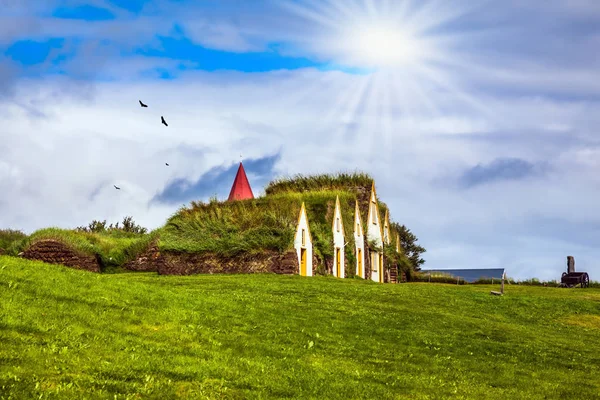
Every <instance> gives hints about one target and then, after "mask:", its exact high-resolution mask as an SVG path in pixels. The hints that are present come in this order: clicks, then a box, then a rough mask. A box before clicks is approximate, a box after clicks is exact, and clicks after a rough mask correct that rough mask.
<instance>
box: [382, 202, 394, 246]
mask: <svg viewBox="0 0 600 400" xmlns="http://www.w3.org/2000/svg"><path fill="white" fill-rule="evenodd" d="M383 240H384V242H385V244H388V245H389V244H390V243H391V241H392V238H391V236H390V211H389V210H387V209H386V210H385V217H384V218H383Z"/></svg>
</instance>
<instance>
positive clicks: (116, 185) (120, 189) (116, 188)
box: [113, 185, 121, 190]
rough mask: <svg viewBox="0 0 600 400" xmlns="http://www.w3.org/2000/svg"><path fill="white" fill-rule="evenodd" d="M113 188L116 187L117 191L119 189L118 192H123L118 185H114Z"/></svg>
mask: <svg viewBox="0 0 600 400" xmlns="http://www.w3.org/2000/svg"><path fill="white" fill-rule="evenodd" d="M113 186H114V187H115V189H117V190H121V188H120V187H118V186H117V185H113Z"/></svg>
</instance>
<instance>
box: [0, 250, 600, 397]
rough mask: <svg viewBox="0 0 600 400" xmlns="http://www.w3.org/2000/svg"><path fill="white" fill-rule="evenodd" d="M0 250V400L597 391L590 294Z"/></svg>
mask: <svg viewBox="0 0 600 400" xmlns="http://www.w3.org/2000/svg"><path fill="white" fill-rule="evenodd" d="M491 289H494V290H498V285H495V286H475V285H471V286H469V285H465V286H457V285H443V284H427V283H415V284H402V285H381V284H376V283H372V282H366V281H362V280H358V279H345V280H340V279H335V278H331V277H313V278H303V277H299V276H274V275H229V276H219V275H212V276H209V275H206V276H187V277H178V276H159V275H156V274H154V273H147V274H146V273H135V274H134V273H129V274H93V273H87V272H84V271H77V270H72V269H68V268H64V267H60V266H53V265H47V264H43V263H39V262H28V261H24V260H20V259H17V258H11V257H0V398H2V399H8V398H14V399H28V398H36V399H37V398H65V399H85V398H106V399H113V398H117V399H125V398H155V399H167V398H178V397H181V398H227V399H229V398H232V399H244V398H313V399H328V398H339V399H357V398H373V399H391V398H413V399H421V398H422V399H426V398H470V399H496V398H497V399H521V398H526V399H532V398H533V399H537V398H539V399H544V398H546V399H568V398H572V399H598V398H600V290H598V289H571V290H569V289H557V288H549V287H546V288H545V287H519V286H515V285H511V286H507V287H506V293H507V294H506V295H505V296H504V297H495V296H491V295H490V294H489V291H490V290H491Z"/></svg>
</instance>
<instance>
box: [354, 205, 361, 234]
mask: <svg viewBox="0 0 600 400" xmlns="http://www.w3.org/2000/svg"><path fill="white" fill-rule="evenodd" d="M354 235H355V236H356V237H357V238H358V237H361V236H362V235H363V225H362V218H361V217H360V207H359V206H358V200H356V202H355V206H354Z"/></svg>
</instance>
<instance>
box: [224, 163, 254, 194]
mask: <svg viewBox="0 0 600 400" xmlns="http://www.w3.org/2000/svg"><path fill="white" fill-rule="evenodd" d="M253 198H254V195H253V194H252V188H251V187H250V182H248V177H247V176H246V171H244V166H243V165H242V163H241V162H240V167H239V168H238V171H237V174H236V175H235V179H234V181H233V185H232V186H231V191H230V192H229V199H228V200H229V201H233V200H246V199H253Z"/></svg>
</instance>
